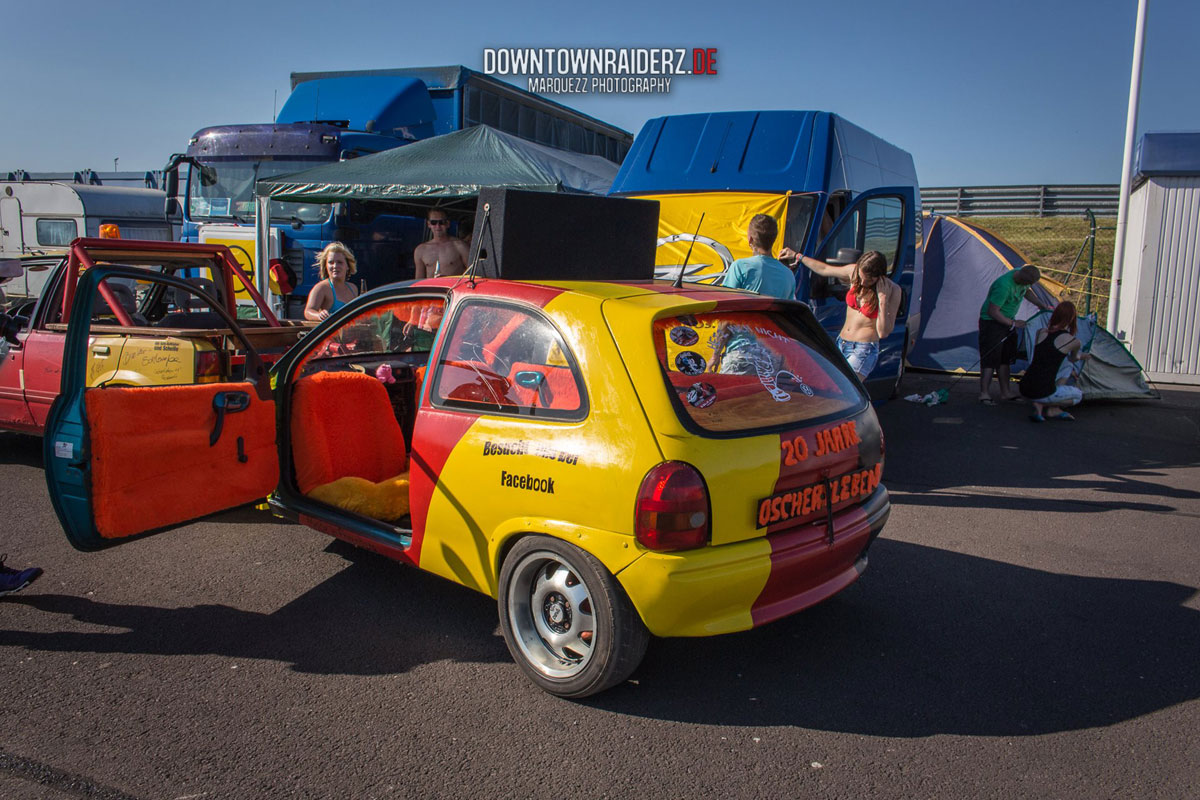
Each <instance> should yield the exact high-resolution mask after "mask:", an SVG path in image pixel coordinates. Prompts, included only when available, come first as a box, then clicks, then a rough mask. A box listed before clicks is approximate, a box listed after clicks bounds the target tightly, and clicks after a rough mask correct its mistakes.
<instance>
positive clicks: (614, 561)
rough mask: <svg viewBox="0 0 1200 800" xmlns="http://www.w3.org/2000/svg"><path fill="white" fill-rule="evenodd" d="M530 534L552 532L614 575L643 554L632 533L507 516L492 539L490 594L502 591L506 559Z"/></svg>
mask: <svg viewBox="0 0 1200 800" xmlns="http://www.w3.org/2000/svg"><path fill="white" fill-rule="evenodd" d="M529 536H549V537H551V538H554V539H559V540H561V541H564V542H566V543H567V544H572V545H575V546H576V547H578V548H579V549H580V550H583V551H584V552H586V553H588V554H590V555H591V556H592V557H594V558H595V559H596V560H597V561H599V562H600V563H601V564H603V565H604V568H605V569H607V570H608V571H609V572H610V573H611V574H612V575H613V576H614V577H615V576H617V574H618V573H620V572H621V570H623V569H625V568H626V567H628V566H629V565H630V564H632V563H633V562H634V561H637V560H638V559H639V558H641V557H642V555H643V553H642V551H641V549H640V548H638V546H637V543H636V542H635V541H634V538H633V536H632V535H630V534H623V533H618V532H616V531H607V530H603V529H600V528H589V527H586V526H582V525H577V524H575V523H570V522H566V521H563V520H550V519H537V518H532V517H521V518H519V519H512V520H508V521H506V522H505V523H504V524H502V525H500V526H499V527H497V528H496V530H495V532H494V533H493V535H492V539H491V545H490V549H491V552H490V554H489V574H488V576H487V577H488V582H489V586H488V589H489V594H490V595H491V596H492V597H493V598H495V597H497V596H498V593H499V584H500V570H501V568H502V567H503V565H504V559H505V558H507V557H508V554H509V553H510V552H511V551H512V549H513V547H514V546H515V545H516V544H517V542H519V541H520V540H521V539H524V538H526V537H529ZM639 613H641V612H640V610H639Z"/></svg>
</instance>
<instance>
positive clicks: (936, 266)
mask: <svg viewBox="0 0 1200 800" xmlns="http://www.w3.org/2000/svg"><path fill="white" fill-rule="evenodd" d="M923 223H924V231H925V244H924V247H925V281H924V285H923V287H922V291H921V327H920V330H919V333H918V334H917V341H916V344H914V345H913V348H912V350H910V351H909V354H908V363H909V364H910V365H912V366H914V367H917V368H918V369H932V370H945V371H947V372H955V371H959V370H965V371H968V372H971V371H974V370H975V369H977V368H978V364H979V308H980V306H982V305H983V300H984V298H985V297H987V292H988V287H989V286H991V285H992V281H994V280H996V278H998V277H1000V276H1001V275H1003V274H1004V273H1005V272H1007V271H1008V270H1013V269H1019V268H1020V267H1021V266H1022V265H1024V264H1027V263H1029V261H1028V260H1027V259H1026V258H1025V256H1024V255H1023V254H1022V253H1021V252H1020V251H1019V250H1017V249H1016V248H1015V247H1013V246H1012V245H1010V244H1009V243H1008V242H1005V241H1004V240H1003V239H1001V238H1000V237H999V236H996V235H995V234H994V233H991V232H990V231H987V230H984V229H983V228H981V227H979V226H978V225H972V224H971V223H970V222H967V221H966V220H963V219H959V218H957V217H944V216H940V215H936V214H929V215H926V216H925V217H924V219H923ZM1064 290H1065V287H1064V286H1063V285H1062V284H1060V283H1058V282H1057V281H1055V280H1053V279H1051V278H1047V277H1045V276H1043V277H1042V280H1041V282H1040V283H1038V284H1037V286H1036V287H1035V288H1034V292H1035V293H1037V294H1038V295H1039V296H1040V298H1041V300H1042V301H1043V302H1045V303H1050V304H1054V303H1057V302H1058V299H1059V297H1061V296H1062V293H1063V291H1064ZM1036 311H1037V307H1036V306H1034V305H1033V304H1032V303H1028V302H1025V301H1022V303H1021V310H1020V311H1019V312H1018V317H1020V318H1021V319H1028V318H1029V317H1031V316H1032V315H1033V314H1034V313H1035V312H1036Z"/></svg>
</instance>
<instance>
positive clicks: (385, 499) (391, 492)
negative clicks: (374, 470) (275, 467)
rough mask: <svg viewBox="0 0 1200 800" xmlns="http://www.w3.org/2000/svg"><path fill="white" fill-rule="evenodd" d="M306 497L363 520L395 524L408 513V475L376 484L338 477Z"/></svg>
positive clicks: (358, 479) (360, 479)
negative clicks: (368, 519) (360, 517)
mask: <svg viewBox="0 0 1200 800" xmlns="http://www.w3.org/2000/svg"><path fill="white" fill-rule="evenodd" d="M308 496H309V497H311V498H312V499H314V500H320V501H321V502H322V503H328V504H329V505H331V506H336V507H337V508H341V509H344V510H346V511H353V512H354V513H356V514H362V515H363V516H365V517H371V518H372V519H381V520H385V521H387V522H395V521H396V520H398V519H400V518H401V517H403V516H404V515H405V514H407V513H408V473H407V472H406V473H404V474H403V475H397V476H396V477H394V478H389V479H387V480H384V481H380V482H379V483H372V482H371V481H368V480H364V479H362V478H354V477H349V478H338V479H337V480H336V481H331V482H330V483H325V484H322V485H320V486H317V487H314V488H313V490H312V491H311V492H309V493H308Z"/></svg>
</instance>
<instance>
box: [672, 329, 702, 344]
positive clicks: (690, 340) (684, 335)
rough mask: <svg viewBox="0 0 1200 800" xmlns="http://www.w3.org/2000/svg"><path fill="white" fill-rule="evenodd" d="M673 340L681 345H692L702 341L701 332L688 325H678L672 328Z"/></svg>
mask: <svg viewBox="0 0 1200 800" xmlns="http://www.w3.org/2000/svg"><path fill="white" fill-rule="evenodd" d="M671 341H672V342H674V343H675V344H677V345H679V346H680V347H691V346H692V345H694V344H695V343H696V342H698V341H700V334H698V333H696V331H695V330H693V329H692V328H689V327H687V326H686V325H676V326H675V327H674V328H671Z"/></svg>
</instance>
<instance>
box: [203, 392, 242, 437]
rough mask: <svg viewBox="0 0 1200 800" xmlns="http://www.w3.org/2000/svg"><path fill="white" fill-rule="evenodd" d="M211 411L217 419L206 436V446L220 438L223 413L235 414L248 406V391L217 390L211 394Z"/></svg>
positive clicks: (223, 424)
mask: <svg viewBox="0 0 1200 800" xmlns="http://www.w3.org/2000/svg"><path fill="white" fill-rule="evenodd" d="M212 404H213V411H215V412H217V421H216V423H214V424H213V429H212V433H211V434H209V436H208V446H209V447H212V446H214V445H215V444H216V443H217V441H218V440H219V439H220V438H221V429H222V428H223V427H224V426H225V415H226V414H236V413H237V412H239V411H245V410H246V409H247V408H249V407H250V394H249V392H218V393H217V394H215V395H213V403H212Z"/></svg>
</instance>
